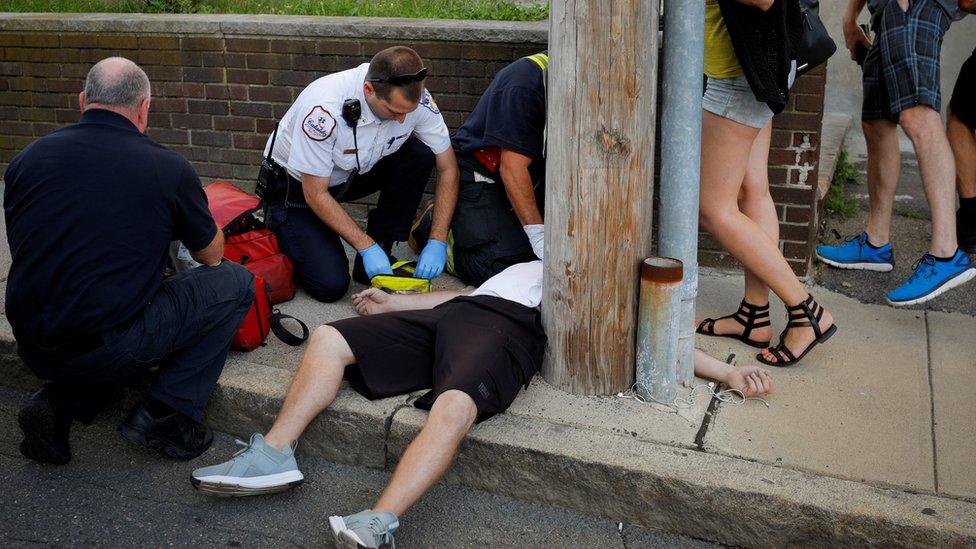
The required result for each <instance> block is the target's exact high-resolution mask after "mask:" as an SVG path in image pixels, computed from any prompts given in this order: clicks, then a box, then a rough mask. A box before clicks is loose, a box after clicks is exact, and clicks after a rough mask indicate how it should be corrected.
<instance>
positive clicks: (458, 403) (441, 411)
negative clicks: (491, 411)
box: [430, 389, 478, 433]
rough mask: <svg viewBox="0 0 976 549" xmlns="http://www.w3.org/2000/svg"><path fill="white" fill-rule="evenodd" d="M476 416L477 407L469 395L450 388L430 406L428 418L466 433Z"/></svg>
mask: <svg viewBox="0 0 976 549" xmlns="http://www.w3.org/2000/svg"><path fill="white" fill-rule="evenodd" d="M477 417H478V407H477V405H475V403H474V400H473V399H472V398H471V396H470V395H468V394H467V393H465V392H463V391H458V390H456V389H451V390H448V391H444V392H443V393H441V394H440V396H438V397H437V400H435V401H434V405H433V406H431V408H430V420H432V421H436V422H437V423H438V424H439V425H442V426H443V425H446V426H450V427H451V428H452V429H456V430H457V431H458V432H461V433H467V432H468V430H469V429H470V428H471V425H473V424H474V420H475V419H476V418H477Z"/></svg>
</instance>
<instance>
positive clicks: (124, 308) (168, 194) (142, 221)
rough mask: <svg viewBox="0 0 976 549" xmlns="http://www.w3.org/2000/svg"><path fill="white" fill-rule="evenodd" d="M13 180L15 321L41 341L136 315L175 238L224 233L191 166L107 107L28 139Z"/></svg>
mask: <svg viewBox="0 0 976 549" xmlns="http://www.w3.org/2000/svg"><path fill="white" fill-rule="evenodd" d="M4 183H5V189H4V197H3V205H4V214H5V217H6V222H7V240H8V241H9V243H10V252H11V255H12V256H13V263H12V265H11V267H10V275H9V278H8V279H7V301H6V313H7V318H8V319H9V320H10V323H11V325H12V326H13V329H14V335H15V336H16V337H17V338H18V339H21V338H25V339H26V340H27V341H29V342H32V343H34V344H37V345H45V346H57V345H61V344H64V343H71V342H73V341H76V340H77V339H78V338H80V337H84V336H90V335H92V334H96V333H98V332H100V331H102V330H105V329H108V328H112V327H114V326H118V325H119V324H121V323H123V322H125V321H127V320H129V319H131V318H132V317H134V316H135V315H136V314H137V313H138V312H139V311H140V310H141V309H142V308H143V307H145V306H146V304H147V303H149V300H150V299H152V297H153V295H154V294H155V293H156V291H157V290H159V287H160V285H161V284H162V281H163V271H164V269H165V267H166V261H167V255H168V250H169V243H170V241H172V240H181V241H182V242H183V243H184V244H185V245H186V247H187V248H189V249H190V250H193V251H199V250H201V249H203V248H205V247H206V246H207V245H208V244H210V242H211V241H212V240H213V238H214V236H215V235H216V231H217V227H216V225H215V224H214V221H213V218H212V217H211V215H210V211H209V209H208V208H207V198H206V195H205V194H204V192H203V189H202V187H201V186H200V180H199V178H198V177H197V174H196V172H195V171H194V170H193V167H192V166H190V163H189V162H187V160H186V159H185V158H183V157H182V156H180V155H179V154H177V153H175V152H173V151H170V150H169V149H167V148H165V147H163V146H162V145H158V144H156V143H154V142H153V141H152V140H150V139H149V138H148V137H146V136H145V135H143V134H141V133H139V131H138V130H137V129H136V127H135V126H134V125H133V124H132V123H131V122H129V120H127V119H126V118H125V117H123V116H121V115H119V114H116V113H114V112H111V111H107V110H96V109H90V110H88V111H86V112H85V113H84V114H83V115H82V117H81V121H80V122H79V123H78V124H75V125H73V126H68V127H66V128H62V129H60V130H57V131H55V132H52V133H51V134H49V135H47V136H45V137H42V138H40V139H38V140H37V141H35V142H33V143H31V144H30V145H28V146H27V148H26V149H24V150H23V151H22V152H21V153H20V154H19V155H17V157H16V158H14V160H13V161H12V162H11V163H10V166H9V167H8V168H7V172H6V174H5V175H4Z"/></svg>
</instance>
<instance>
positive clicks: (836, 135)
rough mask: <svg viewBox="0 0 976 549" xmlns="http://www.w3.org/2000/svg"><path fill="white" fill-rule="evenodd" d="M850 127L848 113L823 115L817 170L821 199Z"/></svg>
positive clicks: (818, 189)
mask: <svg viewBox="0 0 976 549" xmlns="http://www.w3.org/2000/svg"><path fill="white" fill-rule="evenodd" d="M850 127H851V115H850V114H848V113H842V112H828V113H824V115H823V122H822V123H821V129H820V165H819V167H818V170H817V192H818V193H819V196H820V197H821V198H822V197H824V196H825V195H826V194H827V189H828V188H830V181H831V180H832V179H833V178H834V171H835V170H836V169H837V160H838V159H839V158H840V152H841V150H843V148H844V140H845V138H846V137H847V131H848V129H849V128H850Z"/></svg>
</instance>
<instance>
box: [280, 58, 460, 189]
mask: <svg viewBox="0 0 976 549" xmlns="http://www.w3.org/2000/svg"><path fill="white" fill-rule="evenodd" d="M368 69H369V64H368V63H364V64H362V65H360V66H358V67H356V68H354V69H349V70H346V71H342V72H337V73H334V74H330V75H328V76H323V77H322V78H319V79H318V80H316V81H315V82H312V83H311V84H309V85H308V87H306V88H305V89H304V90H302V93H301V94H299V96H298V99H296V100H295V103H294V104H292V106H291V108H289V109H288V112H286V113H285V116H284V117H283V118H282V119H281V122H280V123H279V127H278V137H277V138H276V139H275V144H274V152H273V153H272V155H271V157H272V158H273V159H274V160H275V161H276V162H277V163H278V164H280V165H281V166H283V167H284V168H285V170H287V171H288V174H289V175H291V176H292V177H294V178H295V179H298V180H299V181H300V180H301V179H302V174H303V173H307V174H309V175H317V176H319V177H330V178H331V180H330V181H329V185H330V186H336V185H340V184H342V183H345V181H346V179H347V178H348V177H349V173H350V172H351V171H352V170H353V169H354V168H355V167H356V147H355V145H354V143H353V136H352V128H350V127H349V126H348V125H347V124H346V122H345V120H343V119H342V104H343V102H345V100H346V99H353V98H355V99H359V103H360V105H361V106H362V116H361V117H360V119H359V124H358V125H357V130H356V131H357V141H358V143H359V165H360V168H361V169H360V172H361V173H366V172H368V171H369V170H370V169H371V168H372V167H373V166H375V165H376V163H377V162H379V161H380V159H381V158H383V157H384V156H387V155H390V154H393V153H394V152H396V151H397V150H398V149H399V148H400V147H401V146H402V145H403V143H404V142H405V141H406V140H407V139H408V138H409V137H410V135H411V133H412V134H414V135H416V136H417V137H418V138H419V139H420V140H421V141H423V142H424V144H425V145H427V146H428V147H430V150H431V151H433V153H434V154H440V153H442V152H444V151H446V150H447V149H448V148H449V147H450V146H451V137H450V135H449V134H448V131H447V125H446V124H444V117H443V116H441V113H440V111H439V110H437V104H436V103H435V102H434V99H433V98H432V97H431V96H430V92H428V91H427V90H426V89H425V90H424V91H423V95H422V96H421V100H420V105H419V106H418V107H417V108H416V109H415V110H414V111H413V112H411V113H409V114H407V115H406V118H405V119H404V121H403V123H402V124H401V123H399V122H397V121H396V120H381V119H380V118H378V117H377V116H376V115H375V114H373V111H372V110H370V108H369V105H368V104H367V103H366V97H365V96H364V94H363V83H364V82H365V80H366V71H367V70H368ZM270 146H271V136H268V142H267V144H266V145H265V146H264V154H265V156H267V154H268V147H270Z"/></svg>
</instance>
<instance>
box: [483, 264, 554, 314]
mask: <svg viewBox="0 0 976 549" xmlns="http://www.w3.org/2000/svg"><path fill="white" fill-rule="evenodd" d="M471 295H472V296H476V295H490V296H495V297H500V298H502V299H507V300H509V301H514V302H516V303H521V304H522V305H525V306H526V307H531V308H533V309H534V308H536V307H538V306H539V305H540V304H541V303H542V261H541V260H536V261H529V262H528V263H516V264H515V265H512V266H511V267H509V268H507V269H505V270H504V271H502V272H500V273H498V274H496V275H495V276H493V277H491V278H489V279H488V280H486V281H485V283H484V284H482V285H481V286H478V289H477V290H475V291H473V292H471Z"/></svg>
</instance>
